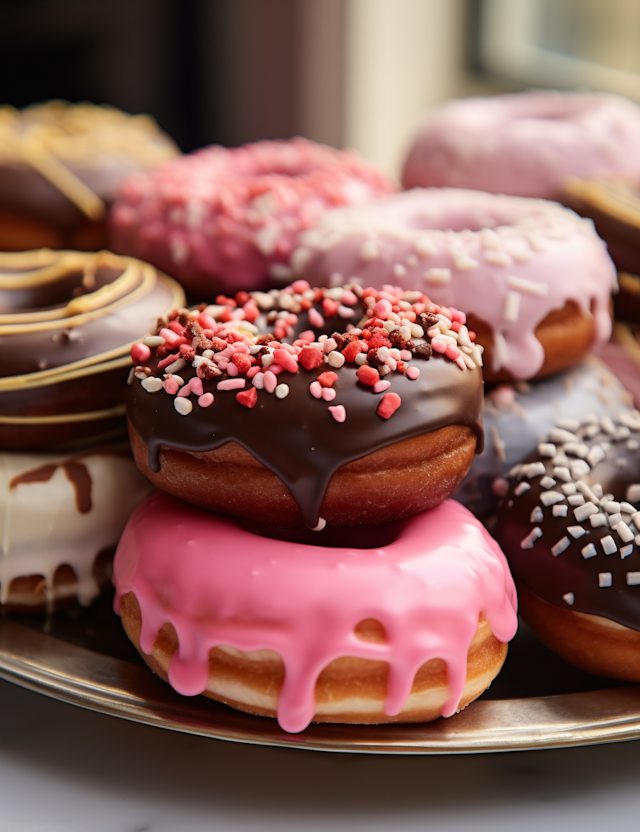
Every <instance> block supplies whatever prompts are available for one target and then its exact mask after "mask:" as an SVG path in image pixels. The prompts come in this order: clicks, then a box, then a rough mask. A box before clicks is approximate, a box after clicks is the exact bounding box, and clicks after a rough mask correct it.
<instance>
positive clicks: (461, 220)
mask: <svg viewBox="0 0 640 832" xmlns="http://www.w3.org/2000/svg"><path fill="white" fill-rule="evenodd" d="M291 263H292V266H293V268H294V270H295V272H296V274H297V275H299V276H301V277H304V278H305V279H307V280H309V281H310V282H311V283H312V284H314V285H332V284H333V282H334V281H337V282H342V281H343V280H345V279H349V280H354V279H357V280H359V281H361V282H362V284H363V285H366V286H373V287H375V288H380V287H381V286H382V285H383V284H385V283H389V282H393V283H396V284H398V285H399V286H401V287H402V288H403V289H414V290H415V289H417V290H420V291H426V292H428V293H429V295H430V296H431V297H432V298H433V299H435V300H436V302H438V303H442V304H445V305H453V306H457V307H459V308H463V309H465V310H466V311H467V313H468V314H471V313H473V314H474V315H475V316H476V317H477V318H480V319H481V320H482V321H485V322H486V323H487V324H488V325H489V326H490V327H491V328H492V329H493V334H494V355H493V367H492V368H491V369H492V370H493V371H494V372H497V371H499V370H500V369H501V368H505V369H506V370H508V371H509V372H510V373H511V374H512V376H513V377H514V378H517V379H526V378H532V377H533V376H535V375H536V373H537V372H538V371H539V370H540V368H541V367H542V364H543V361H544V350H543V348H542V345H541V344H540V342H539V341H538V339H537V338H536V336H535V330H536V327H537V326H538V324H540V323H541V322H542V321H543V320H544V319H545V318H546V317H547V315H548V314H549V313H550V312H551V311H553V310H554V309H562V308H563V307H564V306H565V304H566V303H567V302H568V301H574V302H575V303H576V304H578V305H579V307H581V309H582V310H583V311H584V312H585V313H587V314H589V313H590V312H591V311H592V312H593V315H594V323H595V329H596V340H597V342H598V343H604V342H605V341H606V340H607V339H608V338H609V336H610V334H611V320H610V317H609V300H610V295H611V292H612V290H614V289H615V287H616V270H615V267H614V265H613V263H612V262H611V259H610V257H609V255H608V254H607V250H606V246H605V245H604V243H603V242H602V240H600V239H599V237H598V236H597V235H596V234H595V232H594V230H593V225H592V224H591V223H590V222H589V221H585V220H583V219H580V218H579V217H578V216H577V215H576V214H574V213H573V211H569V210H568V209H566V208H563V207H561V206H560V205H556V204H555V203H551V202H546V201H544V200H533V199H519V198H517V197H506V196H496V195H494V194H485V193H480V192H478V191H462V190H455V189H442V190H440V189H436V188H433V189H427V190H422V189H415V190H413V191H408V192H406V193H402V194H395V195H393V196H390V197H386V198H383V199H380V200H378V201H377V202H375V203H371V204H369V205H362V206H358V207H353V208H343V209H339V210H335V211H331V212H329V213H327V214H325V216H324V217H323V218H322V219H321V220H320V221H319V223H318V224H317V225H316V227H315V228H313V229H310V230H309V231H307V232H305V233H304V234H303V235H302V236H301V239H300V247H299V248H298V249H297V250H296V251H295V252H294V253H293V255H292V258H291Z"/></svg>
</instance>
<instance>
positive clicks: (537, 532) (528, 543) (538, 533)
mask: <svg viewBox="0 0 640 832" xmlns="http://www.w3.org/2000/svg"><path fill="white" fill-rule="evenodd" d="M539 537H542V529H541V528H540V526H536V527H535V529H532V530H531V531H530V532H529V534H528V535H527V536H526V537H525V538H523V539H522V540H521V541H520V548H521V549H533V544H534V543H535V542H536V540H537V539H538V538H539Z"/></svg>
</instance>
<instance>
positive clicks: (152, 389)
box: [140, 376, 162, 393]
mask: <svg viewBox="0 0 640 832" xmlns="http://www.w3.org/2000/svg"><path fill="white" fill-rule="evenodd" d="M140 386H141V387H142V388H143V389H144V390H146V391H147V393H157V392H158V390H162V382H161V381H160V379H159V378H155V377H154V376H149V377H148V378H145V380H144V381H141V382H140Z"/></svg>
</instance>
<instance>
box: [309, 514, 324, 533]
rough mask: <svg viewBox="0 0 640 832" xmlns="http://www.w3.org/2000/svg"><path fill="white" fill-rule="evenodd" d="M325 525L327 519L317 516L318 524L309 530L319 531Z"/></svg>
mask: <svg viewBox="0 0 640 832" xmlns="http://www.w3.org/2000/svg"><path fill="white" fill-rule="evenodd" d="M326 525H327V521H326V520H325V519H324V517H318V525H317V526H314V527H313V528H312V529H311V531H312V532H321V531H322V530H323V529H324V527H325V526H326Z"/></svg>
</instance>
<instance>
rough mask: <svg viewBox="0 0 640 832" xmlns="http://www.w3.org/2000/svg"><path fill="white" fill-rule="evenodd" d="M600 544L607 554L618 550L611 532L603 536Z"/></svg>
mask: <svg viewBox="0 0 640 832" xmlns="http://www.w3.org/2000/svg"><path fill="white" fill-rule="evenodd" d="M600 545H601V546H602V551H603V552H604V553H605V555H612V554H613V553H614V552H617V551H618V547H617V546H616V542H615V540H614V539H613V538H612V537H611V535H610V534H608V535H607V536H606V537H603V538H601V540H600Z"/></svg>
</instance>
